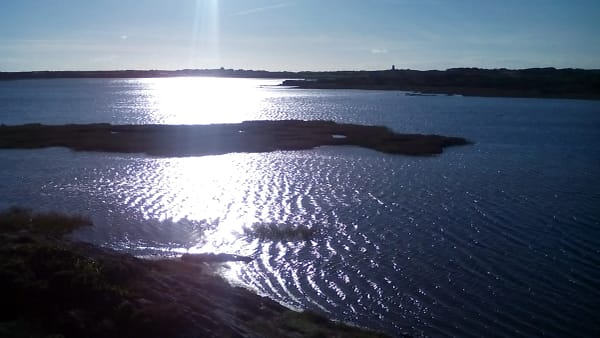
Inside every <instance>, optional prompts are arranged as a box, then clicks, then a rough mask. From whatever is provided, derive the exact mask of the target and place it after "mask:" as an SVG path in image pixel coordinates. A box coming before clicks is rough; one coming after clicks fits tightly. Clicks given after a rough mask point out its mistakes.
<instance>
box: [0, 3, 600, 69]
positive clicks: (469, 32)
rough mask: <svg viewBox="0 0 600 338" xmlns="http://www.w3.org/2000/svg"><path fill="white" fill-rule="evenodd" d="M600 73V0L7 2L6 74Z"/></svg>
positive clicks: (2, 34)
mask: <svg viewBox="0 0 600 338" xmlns="http://www.w3.org/2000/svg"><path fill="white" fill-rule="evenodd" d="M391 65H395V66H396V68H399V69H405V68H410V69H419V70H426V69H440V70H442V69H447V68H453V67H480V68H512V69H517V68H531V67H556V68H586V69H600V0H502V1H493V0H489V1H488V0H254V1H253V0H98V1H85V0H18V1H9V0H2V1H1V2H0V71H33V70H117V69H206V68H220V67H225V68H234V69H240V68H243V69H256V70H258V69H264V70H271V71H280V70H289V71H301V70H314V71H318V70H376V69H388V68H390V67H391Z"/></svg>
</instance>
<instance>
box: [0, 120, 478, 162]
mask: <svg viewBox="0 0 600 338" xmlns="http://www.w3.org/2000/svg"><path fill="white" fill-rule="evenodd" d="M467 143H468V141H467V140H465V139H463V138H460V137H447V136H440V135H420V134H398V133H395V132H393V131H392V130H390V129H389V128H386V127H381V126H366V125H357V124H347V123H336V122H332V121H301V120H284V121H246V122H242V123H228V124H211V125H110V124H83V125H76V124H71V125H58V126H57V125H51V126H49V125H40V124H27V125H20V126H0V148H21V149H31V148H44V147H67V148H70V149H73V150H80V151H104V152H119V153H146V154H149V155H153V156H203V155H219V154H226V153H232V152H268V151H274V150H304V149H312V148H315V147H318V146H340V145H350V146H359V147H364V148H369V149H373V150H376V151H380V152H384V153H390V154H405V155H432V154H439V153H441V152H442V150H443V148H444V147H448V146H453V145H463V144H467Z"/></svg>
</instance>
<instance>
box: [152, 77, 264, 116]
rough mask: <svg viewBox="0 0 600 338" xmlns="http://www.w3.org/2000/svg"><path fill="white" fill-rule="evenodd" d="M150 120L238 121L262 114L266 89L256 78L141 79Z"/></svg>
mask: <svg viewBox="0 0 600 338" xmlns="http://www.w3.org/2000/svg"><path fill="white" fill-rule="evenodd" d="M143 81H144V82H145V83H146V86H147V100H148V103H150V106H151V107H152V108H151V109H150V112H149V114H151V115H152V116H150V118H149V119H150V120H152V121H155V123H160V124H211V123H238V122H242V121H244V120H255V119H260V118H261V115H262V114H261V112H262V111H264V110H265V108H266V107H267V106H268V104H269V103H268V102H267V100H265V99H266V98H267V93H266V92H265V91H264V90H262V88H260V87H259V86H260V85H259V82H258V81H257V80H252V79H227V78H211V77H177V78H157V79H144V80H143Z"/></svg>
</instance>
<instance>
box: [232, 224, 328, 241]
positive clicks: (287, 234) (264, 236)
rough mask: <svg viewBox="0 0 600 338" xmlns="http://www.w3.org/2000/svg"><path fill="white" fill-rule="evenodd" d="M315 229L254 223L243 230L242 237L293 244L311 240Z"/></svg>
mask: <svg viewBox="0 0 600 338" xmlns="http://www.w3.org/2000/svg"><path fill="white" fill-rule="evenodd" d="M316 233H317V229H315V227H308V226H306V225H292V224H278V223H255V224H253V225H252V226H250V227H246V228H244V235H246V236H248V237H251V238H259V239H261V240H268V241H274V242H295V241H308V240H311V239H312V238H313V237H314V236H315V234H316Z"/></svg>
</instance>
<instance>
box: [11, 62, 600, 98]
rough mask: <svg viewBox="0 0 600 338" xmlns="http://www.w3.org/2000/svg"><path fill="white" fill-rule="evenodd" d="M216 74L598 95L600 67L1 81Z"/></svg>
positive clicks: (318, 83) (68, 74)
mask: <svg viewBox="0 0 600 338" xmlns="http://www.w3.org/2000/svg"><path fill="white" fill-rule="evenodd" d="M178 76H218V77H237V78H269V79H288V80H285V81H283V82H282V85H284V86H293V87H299V88H314V89H377V90H402V91H412V92H420V93H436V94H449V95H454V94H459V95H469V96H507V97H539V98H575V99H594V100H598V99H600V70H597V69H596V70H584V69H570V68H568V69H556V68H530V69H519V70H511V69H480V68H452V69H448V70H445V71H439V70H428V71H418V70H409V69H402V70H395V69H394V70H382V71H335V72H269V71H264V70H244V69H237V70H236V69H223V68H221V69H183V70H175V71H166V70H116V71H35V72H0V80H20V79H55V78H155V77H178Z"/></svg>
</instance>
